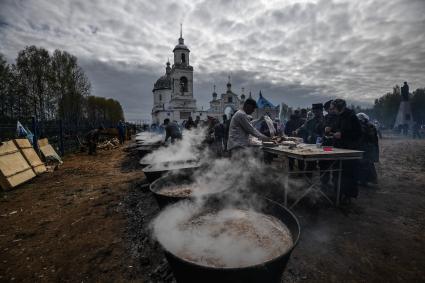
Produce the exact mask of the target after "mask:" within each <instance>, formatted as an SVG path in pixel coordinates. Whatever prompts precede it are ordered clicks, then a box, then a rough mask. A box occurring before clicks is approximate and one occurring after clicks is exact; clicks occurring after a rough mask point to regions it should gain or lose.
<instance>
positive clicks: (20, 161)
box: [0, 139, 59, 190]
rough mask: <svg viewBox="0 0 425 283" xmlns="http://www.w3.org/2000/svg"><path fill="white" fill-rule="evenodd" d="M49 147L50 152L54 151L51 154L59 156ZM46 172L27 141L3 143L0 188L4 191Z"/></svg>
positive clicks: (0, 157) (1, 147)
mask: <svg viewBox="0 0 425 283" xmlns="http://www.w3.org/2000/svg"><path fill="white" fill-rule="evenodd" d="M46 140H47V139H46ZM46 142H47V141H45V143H46ZM47 144H48V142H47ZM45 146H46V145H44V147H45ZM48 147H49V149H48V150H49V151H53V152H50V153H49V154H55V155H57V153H56V151H54V149H53V147H52V146H51V145H50V144H48ZM46 153H47V152H46ZM43 155H44V153H43ZM58 158H59V156H58ZM46 170H47V169H46V166H45V165H44V163H43V162H42V161H41V159H40V157H39V156H38V155H37V153H36V152H35V150H34V148H33V147H32V145H31V144H30V142H29V141H28V140H27V139H16V140H11V141H7V142H3V144H2V145H1V146H0V186H1V188H3V189H4V190H7V189H12V188H14V187H16V186H18V185H20V184H22V183H25V182H27V181H29V180H31V179H32V178H34V177H35V176H36V175H40V174H42V173H44V172H46Z"/></svg>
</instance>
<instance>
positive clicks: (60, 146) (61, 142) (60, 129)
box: [59, 119, 65, 156]
mask: <svg viewBox="0 0 425 283" xmlns="http://www.w3.org/2000/svg"><path fill="white" fill-rule="evenodd" d="M59 151H60V154H61V156H64V154H65V152H64V147H63V125H62V120H61V119H60V120H59Z"/></svg>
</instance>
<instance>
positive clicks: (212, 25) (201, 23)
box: [0, 0, 425, 119]
mask: <svg viewBox="0 0 425 283" xmlns="http://www.w3.org/2000/svg"><path fill="white" fill-rule="evenodd" d="M180 22H183V27H184V28H183V29H184V34H183V35H184V38H185V43H186V44H187V45H188V46H189V48H190V49H191V64H192V65H193V66H194V68H195V97H196V99H197V100H198V106H199V107H201V106H203V107H204V109H205V108H206V107H208V101H209V100H210V99H211V92H212V88H213V87H212V86H213V84H216V85H217V88H218V91H220V92H223V91H224V89H225V84H226V82H227V76H228V74H231V77H232V84H233V90H234V91H235V92H237V93H240V89H241V87H244V88H245V91H246V93H248V92H249V91H250V90H251V91H252V93H253V95H254V96H257V95H258V91H259V90H260V89H261V90H262V92H263V93H264V94H265V96H266V97H267V98H269V99H270V100H271V101H272V102H274V103H275V104H278V103H280V102H286V103H288V104H289V105H293V106H305V105H308V104H311V103H314V102H318V101H324V100H326V99H327V98H329V97H335V96H340V97H344V98H346V99H348V100H349V101H351V102H355V103H358V104H368V103H369V104H370V103H373V100H374V98H376V97H378V96H380V95H382V94H384V93H385V92H387V91H389V90H391V88H392V86H394V85H395V84H400V83H402V82H403V81H405V80H407V81H408V82H410V85H411V88H412V89H415V88H418V87H424V86H425V81H424V80H425V79H424V78H425V33H424V30H425V1H423V0H392V1H387V0H373V1H372V0H362V1H348V0H347V1H332V0H321V1H273V0H263V1H259V0H251V1H248V0H234V1H231V0H220V1H207V0H197V1H196V0H180V1H165V0H156V1H129V0H128V1H124V0H117V1H102V0H98V1H83V0H78V1H77V0H73V1H70V0H61V1H59V0H55V1H53V0H50V1H48V0H44V1H43V0H39V1H30V0H27V1H25V0H22V1H15V0H1V1H0V52H1V53H3V54H5V55H6V56H7V58H8V60H9V61H10V62H13V60H14V58H15V57H16V55H17V52H18V51H19V50H21V49H23V48H25V46H27V45H37V46H40V47H44V48H46V49H48V50H50V51H53V50H54V49H57V48H59V49H64V50H67V51H68V52H70V53H72V54H74V55H76V56H77V57H78V58H79V60H80V63H81V65H82V66H83V67H84V69H85V71H86V73H87V75H88V76H89V78H90V79H91V81H92V85H93V94H94V95H100V96H107V97H114V98H117V99H119V100H120V101H121V103H122V104H123V106H124V109H125V112H126V117H127V118H128V119H149V118H150V111H151V107H152V87H153V83H154V82H155V80H156V79H157V78H158V77H159V76H160V75H162V74H163V73H164V72H165V62H166V61H167V58H168V57H169V58H170V59H171V58H172V49H173V47H174V45H175V44H176V43H177V38H178V35H179V23H180Z"/></svg>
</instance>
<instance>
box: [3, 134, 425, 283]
mask: <svg viewBox="0 0 425 283" xmlns="http://www.w3.org/2000/svg"><path fill="white" fill-rule="evenodd" d="M137 161H138V158H137V156H136V155H135V154H133V153H127V152H124V151H123V149H122V148H119V149H115V150H112V151H103V152H100V153H99V154H98V155H97V156H95V157H90V156H87V155H84V154H75V155H70V156H67V157H66V158H65V159H64V165H63V166H62V167H61V168H60V169H59V170H57V171H55V172H53V173H46V174H44V175H42V176H39V177H37V178H36V179H34V180H33V181H31V182H30V183H27V184H25V185H23V186H20V187H19V188H17V189H15V190H13V191H9V192H2V193H0V281H1V282H10V281H16V282H20V281H25V282H34V281H42V282H52V281H64V282H77V281H78V282H91V281H99V282H117V281H118V282H127V281H133V282H173V278H172V273H171V272H170V270H169V268H168V265H167V263H166V261H165V260H164V258H163V255H162V254H161V251H160V248H159V247H158V245H157V244H155V242H154V241H153V240H152V238H151V236H150V233H149V229H148V226H149V222H150V220H151V219H152V218H153V217H154V216H155V214H156V213H157V212H158V207H157V205H156V203H155V200H154V199H153V197H152V196H151V194H150V193H149V192H148V191H147V190H146V189H145V188H143V184H144V183H145V180H144V176H143V173H142V172H141V171H140V168H139V167H138V164H137ZM377 167H378V174H379V184H378V185H376V186H372V187H367V188H366V187H362V188H361V189H360V195H359V198H358V199H357V200H356V201H354V203H353V204H352V205H350V206H347V207H343V208H333V207H330V206H327V205H321V204H318V205H310V204H308V203H304V204H302V205H300V206H298V207H296V208H295V209H294V213H295V214H296V215H297V216H298V217H299V219H300V222H301V226H302V235H301V240H300V242H299V244H298V246H297V247H296V249H295V250H294V252H293V254H292V257H291V260H290V262H289V264H288V267H287V269H286V272H285V274H284V279H283V282H424V281H425V252H424V251H425V140H421V141H417V140H401V139H383V140H382V141H381V163H380V164H379V165H378V166H377Z"/></svg>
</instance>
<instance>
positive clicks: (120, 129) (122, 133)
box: [117, 120, 126, 144]
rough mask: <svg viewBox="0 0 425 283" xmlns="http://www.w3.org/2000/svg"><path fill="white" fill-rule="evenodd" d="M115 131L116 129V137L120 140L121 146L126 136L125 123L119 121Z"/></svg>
mask: <svg viewBox="0 0 425 283" xmlns="http://www.w3.org/2000/svg"><path fill="white" fill-rule="evenodd" d="M117 129H118V137H119V140H120V144H123V143H124V141H125V134H126V126H125V123H124V122H123V121H121V120H120V121H119V122H118V125H117Z"/></svg>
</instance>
